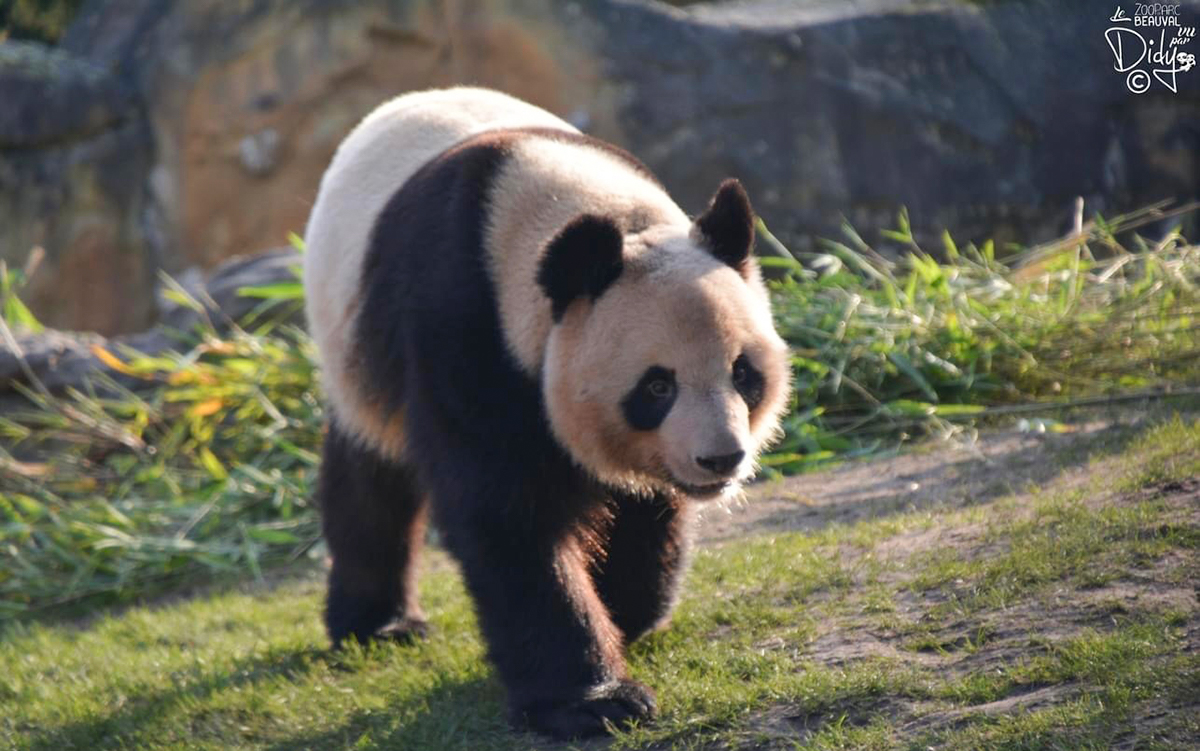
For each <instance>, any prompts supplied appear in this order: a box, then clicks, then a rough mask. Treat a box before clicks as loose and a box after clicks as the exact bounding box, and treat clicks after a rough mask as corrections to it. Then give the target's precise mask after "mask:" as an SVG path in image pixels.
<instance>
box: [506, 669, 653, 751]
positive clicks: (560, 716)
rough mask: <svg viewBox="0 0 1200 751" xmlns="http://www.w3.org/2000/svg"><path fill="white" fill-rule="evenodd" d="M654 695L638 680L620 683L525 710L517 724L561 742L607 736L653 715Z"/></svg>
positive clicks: (519, 715) (519, 716)
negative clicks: (617, 729)
mask: <svg viewBox="0 0 1200 751" xmlns="http://www.w3.org/2000/svg"><path fill="white" fill-rule="evenodd" d="M657 710H658V703H657V702H656V701H655V698H654V692H653V691H652V690H650V688H649V687H647V686H644V685H643V684H641V683H638V682H637V681H631V680H621V681H614V682H613V683H611V684H608V685H606V686H602V687H600V688H596V689H593V690H592V691H590V692H589V693H588V695H587V696H586V697H585V698H583V699H580V700H577V701H572V702H568V703H564V704H553V705H548V706H539V707H533V708H527V709H525V710H523V711H520V712H518V713H517V719H518V722H517V724H518V725H520V726H523V727H525V728H527V729H529V730H533V731H536V732H538V733H542V734H544V735H548V736H551V737H553V738H556V739H560V740H568V739H571V738H585V737H588V736H593V735H603V734H605V733H609V732H611V731H612V729H613V728H615V727H618V726H620V725H624V724H626V723H629V722H634V721H637V720H645V719H649V718H651V717H653V716H654V714H655V712H656V711H657Z"/></svg>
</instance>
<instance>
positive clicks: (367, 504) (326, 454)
mask: <svg viewBox="0 0 1200 751" xmlns="http://www.w3.org/2000/svg"><path fill="white" fill-rule="evenodd" d="M317 492H318V496H319V498H320V505H321V525H322V531H323V533H324V536H325V542H326V544H327V545H328V546H329V552H330V555H331V557H332V559H333V566H332V568H331V569H330V572H329V591H328V596H327V599H326V603H325V625H326V627H327V629H328V631H329V636H330V639H331V640H332V641H333V644H334V646H335V647H336V646H340V645H341V644H342V643H343V642H344V641H345V640H347V639H354V640H356V641H358V642H360V643H365V642H367V641H371V640H381V639H382V640H395V641H408V640H411V639H413V638H414V637H421V636H424V635H425V633H426V630H427V626H426V623H425V617H424V614H423V613H422V612H421V607H420V605H419V603H418V601H417V587H416V583H417V576H416V574H417V565H416V564H417V556H418V553H419V551H420V547H421V543H422V541H423V538H424V531H425V516H426V510H425V501H424V496H423V493H422V492H421V489H420V488H419V487H418V485H417V482H416V477H415V474H414V472H413V471H412V469H411V468H409V467H407V466H405V465H404V464H403V463H400V462H396V461H394V460H391V459H388V458H386V457H383V456H381V455H379V454H378V453H377V452H375V451H373V450H371V449H369V448H367V447H365V446H363V445H361V443H359V442H356V441H355V440H353V439H351V438H350V437H349V436H347V435H346V433H345V432H344V431H343V430H342V429H341V428H339V427H338V425H337V424H336V422H334V421H330V424H329V431H328V433H327V435H326V437H325V444H324V451H323V455H322V459H321V470H320V476H319V478H318V490H317Z"/></svg>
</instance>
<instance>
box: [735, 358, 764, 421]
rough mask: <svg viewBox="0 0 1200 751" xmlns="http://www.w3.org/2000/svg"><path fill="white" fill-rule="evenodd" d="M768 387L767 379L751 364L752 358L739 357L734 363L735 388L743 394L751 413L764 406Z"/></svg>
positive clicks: (743, 399)
mask: <svg viewBox="0 0 1200 751" xmlns="http://www.w3.org/2000/svg"><path fill="white" fill-rule="evenodd" d="M766 385H767V383H766V379H765V378H763V374H762V373H761V372H759V370H758V368H755V367H754V364H753V363H751V362H750V358H749V357H746V355H744V354H742V355H738V358H737V359H736V360H734V361H733V387H734V388H735V389H737V392H738V393H739V394H741V396H742V401H744V402H746V406H747V407H748V408H749V409H750V411H751V412H753V411H754V409H755V407H757V406H758V405H759V404H762V400H763V392H764V391H765V390H766Z"/></svg>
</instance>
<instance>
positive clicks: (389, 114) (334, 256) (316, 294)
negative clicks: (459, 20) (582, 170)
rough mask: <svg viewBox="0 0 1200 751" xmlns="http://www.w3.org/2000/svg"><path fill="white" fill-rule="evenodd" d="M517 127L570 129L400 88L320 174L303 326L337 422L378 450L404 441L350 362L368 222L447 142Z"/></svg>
mask: <svg viewBox="0 0 1200 751" xmlns="http://www.w3.org/2000/svg"><path fill="white" fill-rule="evenodd" d="M525 127H542V128H556V129H561V130H566V131H570V132H573V133H574V132H578V131H576V130H575V128H573V127H572V126H571V125H570V124H568V123H567V122H565V121H563V120H561V119H559V118H557V117H555V116H554V115H552V114H550V113H549V112H546V111H545V110H542V109H539V108H537V107H534V106H533V105H531V104H526V103H525V102H522V101H520V100H518V99H514V98H512V97H510V96H508V95H506V94H501V93H499V92H495V91H489V90H486V89H474V88H454V89H437V90H431V91H422V92H416V93H412V94H405V95H403V96H400V97H397V98H395V99H392V100H391V101H389V102H387V103H385V104H383V105H381V106H380V107H379V108H377V109H376V110H375V111H373V112H372V113H371V114H369V115H367V116H366V118H364V119H363V121H362V122H361V123H359V125H358V126H357V127H356V128H355V129H354V130H353V131H352V132H351V133H350V135H349V136H347V137H346V140H344V141H343V142H342V144H341V145H340V146H339V147H338V150H337V153H336V154H335V155H334V158H333V162H332V164H330V166H329V169H328V170H327V171H326V172H325V175H324V176H323V177H322V178H321V186H320V189H319V191H318V193H317V200H316V203H315V205H314V206H313V210H312V214H311V216H310V217H309V221H308V228H307V230H306V231H305V244H306V245H307V250H306V252H305V256H304V285H305V292H306V296H307V297H306V312H307V314H308V324H309V331H310V332H311V333H312V336H313V339H314V340H315V342H316V344H317V348H318V351H319V352H320V360H321V369H322V372H323V378H324V386H325V391H326V393H327V394H328V396H329V401H330V403H331V405H332V409H333V412H334V414H336V415H337V416H338V417H339V418H340V420H339V422H340V424H341V426H342V428H343V429H345V430H348V431H350V432H351V433H354V434H357V435H359V437H361V438H364V439H367V440H368V441H369V442H371V443H372V444H374V445H375V446H376V447H377V448H380V449H381V450H383V451H385V452H386V453H390V454H392V455H399V452H400V451H401V450H402V448H403V431H402V428H401V426H400V423H399V421H398V419H397V418H396V417H395V416H391V417H390V418H389V417H388V416H385V415H381V414H380V411H379V410H378V409H377V408H375V407H374V406H373V405H371V404H369V403H367V402H366V401H365V400H364V398H363V396H362V390H361V388H360V387H359V386H358V384H356V383H355V382H354V376H353V374H352V372H351V369H350V367H349V366H350V364H351V359H350V355H351V346H352V341H351V334H352V326H351V324H352V322H353V321H354V318H355V316H356V315H357V313H358V303H359V299H360V295H361V271H362V264H363V258H364V256H365V253H366V250H367V245H368V242H369V235H370V232H371V229H372V227H373V226H374V224H375V219H376V218H377V217H378V216H379V214H380V212H381V211H382V210H383V207H384V205H385V204H386V203H387V201H388V200H389V199H390V198H391V197H392V196H393V195H394V194H395V193H396V191H397V190H399V189H400V187H401V186H403V185H404V183H405V182H406V181H407V180H408V179H409V178H410V177H412V175H413V173H415V172H416V171H417V170H418V169H420V168H421V166H422V165H424V164H425V163H426V162H428V161H429V160H431V159H433V158H434V157H435V156H437V155H438V154H440V153H442V152H443V151H445V150H446V149H448V148H449V147H451V146H453V145H454V144H456V143H458V142H459V141H462V140H463V139H465V138H468V137H470V136H473V135H476V134H478V133H482V132H484V131H488V130H493V129H500V128H525Z"/></svg>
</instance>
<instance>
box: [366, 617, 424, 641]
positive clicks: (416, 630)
mask: <svg viewBox="0 0 1200 751" xmlns="http://www.w3.org/2000/svg"><path fill="white" fill-rule="evenodd" d="M428 636H429V624H428V623H427V622H425V621H423V620H421V619H419V618H396V619H395V620H392V621H390V622H388V623H385V624H384V625H383V626H380V627H379V629H378V630H377V631H376V632H375V633H374V634H372V635H371V638H372V639H373V640H375V641H392V642H397V643H399V644H409V643H412V642H414V641H418V640H420V639H424V638H426V637H428Z"/></svg>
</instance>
